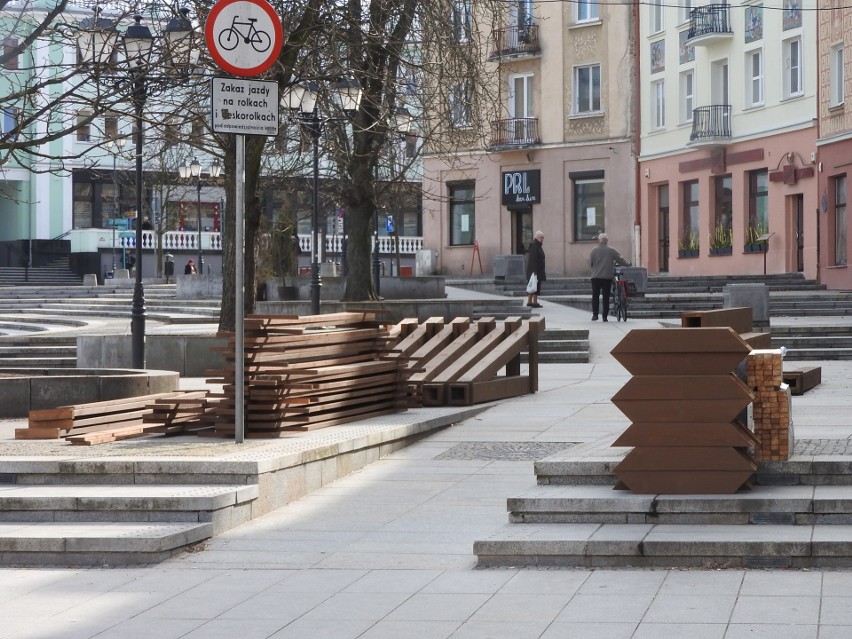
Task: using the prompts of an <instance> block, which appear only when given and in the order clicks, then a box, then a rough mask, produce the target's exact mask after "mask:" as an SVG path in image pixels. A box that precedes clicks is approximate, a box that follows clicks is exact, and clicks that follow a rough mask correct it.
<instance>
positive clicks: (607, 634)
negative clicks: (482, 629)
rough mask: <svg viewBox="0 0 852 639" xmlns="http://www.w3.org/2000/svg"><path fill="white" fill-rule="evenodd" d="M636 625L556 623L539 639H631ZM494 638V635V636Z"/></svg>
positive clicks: (596, 622) (601, 622) (604, 622)
mask: <svg viewBox="0 0 852 639" xmlns="http://www.w3.org/2000/svg"><path fill="white" fill-rule="evenodd" d="M636 627H637V624H636V623H632V622H631V623H612V622H610V621H585V622H577V621H570V622H556V623H553V624H551V625H550V626H549V627H548V628H547V630H546V631H545V632H544V633H543V634H542V635H541V639H565V637H571V639H631V637H633V633H634V632H635V630H636ZM495 636H496V635H495Z"/></svg>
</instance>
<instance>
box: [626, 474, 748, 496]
mask: <svg viewBox="0 0 852 639" xmlns="http://www.w3.org/2000/svg"><path fill="white" fill-rule="evenodd" d="M750 476H751V473H742V472H738V471H714V470H702V471H688V470H685V471H671V472H669V471H661V472H657V473H647V472H643V471H636V472H632V471H631V472H624V473H621V474H619V479H621V480H622V485H621V486H617V487H616V488H621V489H624V488H625V487H626V488H628V489H629V490H631V491H632V492H634V493H637V494H640V495H655V494H661V493H662V494H669V495H708V494H710V495H712V494H725V495H730V494H731V493H735V492H737V491H738V490H741V489H745V488H751V484H750V480H749V477H750Z"/></svg>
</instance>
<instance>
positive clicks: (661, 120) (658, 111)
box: [651, 80, 666, 130]
mask: <svg viewBox="0 0 852 639" xmlns="http://www.w3.org/2000/svg"><path fill="white" fill-rule="evenodd" d="M651 100H652V103H651V129H653V130H659V129H664V128H665V127H666V81H665V80H657V81H656V82H652V83H651Z"/></svg>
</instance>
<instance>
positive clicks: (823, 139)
mask: <svg viewBox="0 0 852 639" xmlns="http://www.w3.org/2000/svg"><path fill="white" fill-rule="evenodd" d="M818 29H819V97H820V99H819V139H818V141H817V144H818V159H819V162H818V165H817V168H818V176H819V202H818V204H817V206H816V210H817V213H816V216H817V219H818V221H819V225H820V239H821V241H820V244H819V260H818V261H819V275H820V281H821V282H823V283H824V284H826V286H828V287H829V288H833V289H843V290H852V273H850V271H849V268H848V256H849V251H850V249H852V240H850V237H849V231H848V221H847V220H848V217H847V214H846V211H847V203H848V202H850V198H852V175H850V173H852V9H850V8H848V7H844V8H836V9H831V10H827V11H820V12H819V24H818ZM847 97H849V98H850V102H848V103H847V102H846V98H847Z"/></svg>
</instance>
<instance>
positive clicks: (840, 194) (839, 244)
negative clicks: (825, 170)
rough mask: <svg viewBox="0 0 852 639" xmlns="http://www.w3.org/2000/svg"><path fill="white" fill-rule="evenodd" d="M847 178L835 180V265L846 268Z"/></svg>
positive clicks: (841, 177) (842, 177)
mask: <svg viewBox="0 0 852 639" xmlns="http://www.w3.org/2000/svg"><path fill="white" fill-rule="evenodd" d="M846 258H847V255H846V176H845V175H841V176H839V177H836V178H834V265H835V266H846V263H847V262H846Z"/></svg>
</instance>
